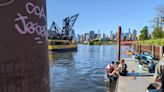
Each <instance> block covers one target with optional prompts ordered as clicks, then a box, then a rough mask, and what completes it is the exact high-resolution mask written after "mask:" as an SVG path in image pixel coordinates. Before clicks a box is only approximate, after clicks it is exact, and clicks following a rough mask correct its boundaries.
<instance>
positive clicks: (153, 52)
mask: <svg viewBox="0 0 164 92" xmlns="http://www.w3.org/2000/svg"><path fill="white" fill-rule="evenodd" d="M151 47H152V56H153V57H155V46H154V45H152V46H151Z"/></svg>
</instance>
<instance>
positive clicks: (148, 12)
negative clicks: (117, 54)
mask: <svg viewBox="0 0 164 92" xmlns="http://www.w3.org/2000/svg"><path fill="white" fill-rule="evenodd" d="M161 4H164V1H163V0H47V18H48V28H50V25H51V23H52V21H55V22H56V23H57V24H58V26H60V27H61V26H62V22H63V21H62V20H63V19H64V18H65V17H67V16H72V15H74V14H76V13H79V17H78V19H77V21H76V23H75V25H74V27H73V28H74V29H75V33H76V34H82V33H85V32H89V31H90V30H94V31H95V32H98V29H99V30H100V32H101V33H106V34H109V33H110V31H111V30H113V31H114V32H116V31H117V28H118V26H119V25H121V26H122V29H123V30H122V31H123V32H128V29H129V28H130V29H131V30H133V29H136V30H137V31H138V33H139V31H140V30H141V29H142V28H143V27H144V26H145V25H147V26H148V27H149V29H150V31H152V27H151V25H152V24H153V23H151V22H149V21H151V20H153V18H154V17H155V16H157V12H156V10H155V8H156V7H157V6H158V5H161Z"/></svg>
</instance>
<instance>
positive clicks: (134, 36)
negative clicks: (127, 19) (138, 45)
mask: <svg viewBox="0 0 164 92" xmlns="http://www.w3.org/2000/svg"><path fill="white" fill-rule="evenodd" d="M132 40H137V30H136V29H134V30H133V34H132Z"/></svg>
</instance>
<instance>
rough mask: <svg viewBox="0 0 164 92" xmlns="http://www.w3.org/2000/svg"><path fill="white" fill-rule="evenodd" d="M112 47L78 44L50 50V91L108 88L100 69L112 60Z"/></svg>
mask: <svg viewBox="0 0 164 92" xmlns="http://www.w3.org/2000/svg"><path fill="white" fill-rule="evenodd" d="M116 48H117V47H116V46H115V45H111V46H90V45H78V51H77V52H67V53H52V54H50V84H51V92H112V91H110V90H112V88H110V87H109V85H107V84H105V83H104V69H105V67H106V65H107V64H108V63H110V62H111V61H116V52H117V51H116Z"/></svg>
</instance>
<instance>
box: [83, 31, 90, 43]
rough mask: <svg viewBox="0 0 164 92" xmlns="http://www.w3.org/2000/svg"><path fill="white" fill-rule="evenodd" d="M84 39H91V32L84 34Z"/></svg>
mask: <svg viewBox="0 0 164 92" xmlns="http://www.w3.org/2000/svg"><path fill="white" fill-rule="evenodd" d="M84 41H87V42H88V41H89V33H85V34H84Z"/></svg>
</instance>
